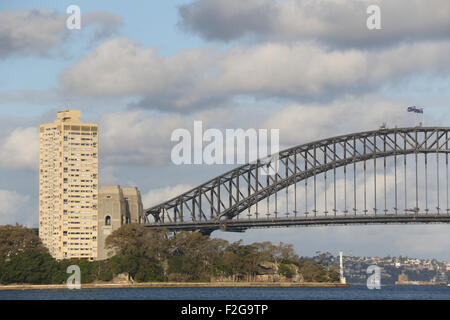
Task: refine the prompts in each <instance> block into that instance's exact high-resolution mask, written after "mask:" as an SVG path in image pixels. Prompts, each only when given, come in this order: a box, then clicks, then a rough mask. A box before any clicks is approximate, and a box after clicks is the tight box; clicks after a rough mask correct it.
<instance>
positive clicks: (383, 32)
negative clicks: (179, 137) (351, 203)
mask: <svg viewBox="0 0 450 320" xmlns="http://www.w3.org/2000/svg"><path fill="white" fill-rule="evenodd" d="M372 4H375V5H378V6H379V8H380V21H381V29H374V30H370V29H368V28H367V24H366V21H367V19H368V17H369V14H368V13H367V11H366V10H367V7H368V6H369V5H372ZM70 5H77V6H79V8H80V9H81V29H79V30H76V29H75V30H69V29H68V28H67V27H66V20H67V18H68V17H69V14H67V13H66V10H67V7H69V6H70ZM449 31H450V2H448V1H447V0H428V1H425V0H415V1H411V0H397V1H388V0H370V1H366V0H328V1H323V0H308V1H306V0H285V1H276V0H247V1H239V0H215V1H210V0H195V1H192V0H191V1H174V0H169V1H126V2H125V1H42V0H41V1H8V0H3V1H1V3H0V224H15V223H20V224H24V225H26V226H29V227H37V221H38V174H37V169H38V127H39V124H41V123H47V122H53V121H54V119H55V118H56V112H57V111H58V110H63V109H67V108H72V109H80V110H81V111H82V120H83V121H86V122H98V123H99V124H100V155H101V160H100V161H101V162H100V166H101V168H100V180H101V181H100V182H101V185H109V184H120V185H122V186H137V187H138V188H139V189H140V190H141V193H142V195H143V201H144V206H145V207H149V206H151V205H155V204H157V203H158V202H161V201H164V200H167V199H169V198H170V197H174V196H176V195H178V194H180V193H182V192H183V191H187V190H188V189H189V188H192V187H195V186H196V185H199V184H201V183H202V182H204V181H206V180H208V179H210V178H213V177H214V176H216V175H219V174H221V173H223V172H225V171H227V170H229V169H230V168H229V167H227V166H221V165H182V166H176V165H174V164H173V163H172V162H171V160H170V154H171V149H172V147H173V146H174V143H173V142H172V141H171V139H170V138H171V133H172V132H173V130H175V129H177V128H187V129H191V128H192V127H193V122H194V121H195V120H202V121H203V124H204V127H205V128H206V127H208V128H218V129H220V130H225V129H227V128H230V129H236V128H262V129H279V130H280V143H281V146H282V148H287V147H292V146H295V145H299V144H302V143H306V142H310V141H313V140H318V139H320V138H326V137H331V136H336V135H340V134H346V133H352V132H359V131H365V130H373V129H376V128H378V127H379V126H380V125H381V124H382V123H387V125H388V126H389V127H394V126H399V127H402V126H413V125H415V124H417V121H418V119H417V118H416V117H415V115H412V114H409V113H407V112H406V108H407V107H408V106H411V105H416V106H419V107H424V110H425V113H424V118H423V119H421V120H423V121H424V124H425V125H429V126H444V127H448V126H449V123H448V122H449V121H448V115H449V110H450V109H449V105H448V101H450V100H449V97H450V55H449V51H450V32H449ZM124 132H126V136H124V135H123V133H124ZM448 234H450V226H447V225H408V226H403V225H402V226H396V225H390V226H348V227H342V226H341V227H314V228H289V229H280V228H274V229H261V230H249V231H246V232H245V233H238V234H236V233H223V232H215V233H213V236H215V237H222V238H225V239H227V240H230V241H237V240H239V239H242V240H243V241H244V242H245V243H251V242H254V241H272V242H274V243H278V242H280V241H282V242H289V243H293V244H294V246H295V248H296V250H297V252H298V253H299V254H300V255H304V256H311V255H314V254H315V252H316V251H321V252H326V251H329V252H331V253H333V254H337V253H338V252H339V251H340V250H342V251H344V253H348V252H350V251H352V252H353V253H354V254H355V255H361V256H370V255H372V256H387V255H391V256H394V255H397V256H398V255H403V256H414V257H424V258H439V259H446V260H450V251H449V250H448V248H449V247H450V237H448Z"/></svg>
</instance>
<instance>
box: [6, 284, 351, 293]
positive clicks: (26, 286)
mask: <svg viewBox="0 0 450 320" xmlns="http://www.w3.org/2000/svg"><path fill="white" fill-rule="evenodd" d="M245 287H260V288H290V287H310V288H312V287H320V288H327V287H330V288H332V287H350V285H349V284H341V283H334V282H303V283H295V282H151V283H132V284H123V283H121V284H117V283H96V284H93V283H89V284H82V285H81V289H127V288H129V289H131V288H133V289H134V288H245ZM8 290H10V291H13V290H69V289H68V288H67V285H64V284H43V285H30V284H21V285H6V286H0V291H8Z"/></svg>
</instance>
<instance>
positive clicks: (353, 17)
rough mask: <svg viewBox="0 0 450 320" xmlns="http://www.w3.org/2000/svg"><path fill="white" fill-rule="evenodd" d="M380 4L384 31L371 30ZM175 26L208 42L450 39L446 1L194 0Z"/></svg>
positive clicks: (339, 42)
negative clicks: (372, 11)
mask: <svg viewBox="0 0 450 320" xmlns="http://www.w3.org/2000/svg"><path fill="white" fill-rule="evenodd" d="M374 4H376V5H378V6H379V7H380V8H381V26H382V30H375V31H373V30H369V29H368V28H367V27H366V20H367V18H368V17H369V15H368V14H367V13H366V9H367V7H368V6H369V5H374ZM179 15H180V22H179V25H180V26H181V27H182V28H184V29H185V30H186V31H188V32H192V33H194V34H198V35H200V36H201V37H203V38H205V39H207V40H221V41H230V40H235V39H240V38H245V37H247V38H250V39H251V40H255V39H256V40H258V41H298V40H315V41H320V42H324V43H327V44H330V45H336V46H360V47H362V46H365V47H371V46H378V45H386V44H393V43H396V42H400V41H414V40H423V39H439V38H440V39H448V38H449V34H448V30H449V28H450V3H449V2H448V1H447V0H431V1H410V0H397V1H389V0H327V1H323V0H309V1H304V0H287V1H271V0H248V1H239V0H218V1H208V0H197V1H194V2H192V3H188V4H184V5H182V6H180V7H179Z"/></svg>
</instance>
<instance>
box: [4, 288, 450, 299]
mask: <svg viewBox="0 0 450 320" xmlns="http://www.w3.org/2000/svg"><path fill="white" fill-rule="evenodd" d="M0 300H450V287H445V286H384V287H381V289H379V290H376V289H373V290H369V289H368V288H367V287H366V286H351V287H348V288H299V287H294V288H138V289H136V288H134V289H129V288H127V289H83V290H14V291H0Z"/></svg>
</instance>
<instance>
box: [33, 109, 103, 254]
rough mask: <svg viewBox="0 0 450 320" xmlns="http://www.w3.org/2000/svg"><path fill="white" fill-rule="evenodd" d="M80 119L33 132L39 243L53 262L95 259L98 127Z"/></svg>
mask: <svg viewBox="0 0 450 320" xmlns="http://www.w3.org/2000/svg"><path fill="white" fill-rule="evenodd" d="M80 116H81V112H80V111H78V110H65V111H60V112H58V118H57V120H56V121H55V122H54V123H49V124H43V125H41V126H40V130H39V131H40V133H39V237H40V238H41V240H42V242H43V244H44V245H45V246H46V247H47V248H48V249H49V251H50V254H51V255H52V256H53V257H54V258H55V259H70V258H76V259H78V258H86V259H89V260H94V259H97V231H98V230H97V224H98V217H97V195H98V125H97V124H95V123H83V122H80V120H79V119H80Z"/></svg>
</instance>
